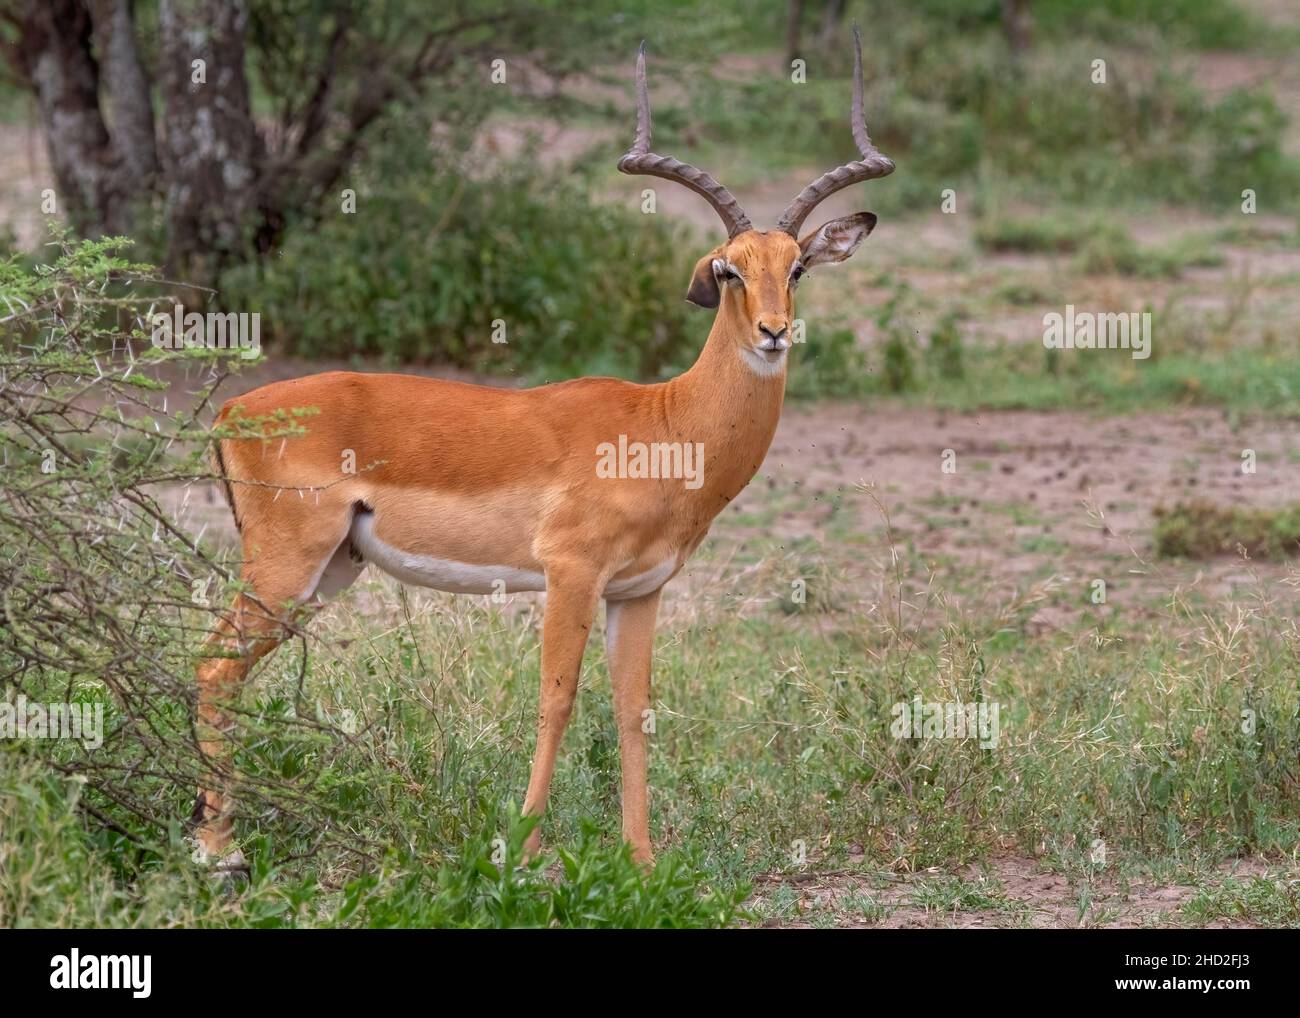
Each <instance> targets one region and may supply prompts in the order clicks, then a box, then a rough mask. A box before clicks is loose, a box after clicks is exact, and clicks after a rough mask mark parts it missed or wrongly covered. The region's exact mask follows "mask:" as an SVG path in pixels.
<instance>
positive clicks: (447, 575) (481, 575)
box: [194, 28, 894, 868]
mask: <svg viewBox="0 0 1300 1018" xmlns="http://www.w3.org/2000/svg"><path fill="white" fill-rule="evenodd" d="M854 43H855V60H854V80H853V106H852V121H851V123H852V133H853V139H854V141H855V142H856V144H857V147H858V150H859V151H860V152H861V155H862V158H861V159H860V160H857V161H854V162H850V163H848V164H846V165H844V166H840V167H838V168H836V169H834V170H831V171H830V172H828V173H825V174H823V175H822V176H821V177H819V178H817V179H816V180H815V181H813V182H812V183H811V184H809V185H808V186H807V187H806V188H804V190H803V191H802V192H800V193H799V195H798V196H797V197H796V198H795V199H794V201H793V202H791V203H790V205H789V207H788V208H787V209H786V210H785V212H784V213H783V214H782V216H781V218H780V220H779V221H778V222H777V225H776V227H775V228H774V229H772V230H766V231H760V230H756V229H754V228H753V226H752V225H751V224H750V221H749V219H748V218H747V217H746V216H745V213H744V212H743V211H742V210H741V208H740V206H739V205H738V204H737V202H736V199H735V198H733V197H732V195H731V193H730V192H729V191H728V190H727V189H726V188H725V187H723V186H722V185H721V184H719V183H718V182H717V181H716V180H714V179H713V177H711V176H710V175H709V174H707V173H705V172H703V171H701V170H699V169H696V168H695V167H694V166H690V165H688V164H686V163H683V162H681V161H679V160H677V159H674V158H672V157H671V156H663V155H656V154H655V153H654V152H651V151H650V98H649V93H648V91H647V87H646V75H645V46H644V44H642V47H641V51H640V53H639V55H638V57H637V67H636V97H637V117H636V137H635V141H634V142H633V145H632V148H631V149H630V150H629V151H628V152H627V154H626V155H624V156H623V158H622V159H621V160H619V163H618V168H619V169H620V170H621V171H622V172H624V173H629V174H648V175H650V176H655V177H662V178H664V179H666V180H672V181H676V182H677V183H679V184H682V185H684V186H685V187H688V188H690V189H691V190H692V191H695V192H696V193H697V194H699V195H701V196H703V197H704V199H705V200H706V201H708V202H709V204H710V205H712V206H713V208H714V209H715V210H716V212H717V213H718V215H719V217H720V218H721V219H722V222H723V224H724V225H725V226H726V229H727V240H726V241H725V242H724V243H722V244H720V245H719V246H717V247H716V248H714V249H713V250H712V251H710V252H709V253H708V254H706V255H705V256H704V257H703V258H701V259H700V260H699V262H698V263H697V264H696V266H695V270H694V273H693V275H692V277H691V282H690V287H689V289H688V291H687V294H686V298H687V300H689V301H691V302H693V303H695V304H697V305H699V306H701V307H706V308H716V309H717V314H716V316H715V318H714V321H713V328H712V329H711V330H710V331H709V336H708V339H707V341H706V342H705V344H704V349H703V350H702V351H701V353H700V355H699V358H698V359H697V360H696V362H695V364H694V365H693V366H692V367H691V368H690V370H688V371H686V372H685V373H684V374H682V375H680V376H679V377H677V378H674V379H672V380H671V381H669V382H664V383H661V384H655V385H636V384H633V383H631V382H625V381H621V380H619V379H615V378H579V379H575V380H573V381H569V382H560V383H556V384H553V385H544V386H541V387H538V388H534V389H523V390H507V389H495V388H489V387H485V386H477V385H467V384H463V383H460V382H452V381H442V380H437V379H431V378H421V377H415V376H409V375H395V374H360V373H353V372H327V373H324V374H318V375H310V376H307V377H305V378H298V379H294V380H292V381H285V382H276V383H274V384H271V385H267V386H264V387H262V388H260V389H255V390H254V391H252V392H249V393H247V394H246V395H244V396H241V397H238V398H237V399H234V400H231V401H229V402H227V403H226V405H225V406H224V407H223V408H222V410H221V413H220V414H219V415H218V418H217V420H218V423H221V422H223V421H229V420H230V418H231V417H232V415H235V414H243V415H248V416H252V417H260V416H263V415H269V414H272V413H274V412H275V411H277V410H284V409H287V408H294V407H314V408H316V409H317V411H318V413H317V414H316V415H315V416H313V417H311V418H310V419H309V420H308V421H307V431H306V434H303V435H300V436H297V437H294V438H292V439H289V440H287V441H285V440H277V441H274V442H271V441H268V440H266V439H265V438H261V437H253V438H230V437H226V438H222V439H220V440H218V441H216V442H215V454H214V460H215V463H214V469H215V471H216V473H218V474H219V475H220V476H221V478H222V479H223V481H224V483H225V490H226V495H227V499H228V501H229V502H230V506H231V511H232V513H233V514H234V517H235V523H236V526H237V527H238V528H239V531H240V535H241V540H242V552H243V567H242V573H241V576H242V578H243V580H244V587H245V590H244V591H243V592H241V593H240V594H239V595H238V596H237V597H236V598H235V600H234V603H233V604H232V605H231V606H230V608H229V609H228V610H227V612H226V613H224V614H223V616H222V617H221V620H220V622H219V623H218V625H217V627H216V629H215V631H214V633H213V634H212V636H211V637H210V638H209V639H210V642H211V644H212V646H211V647H210V649H209V652H208V655H207V656H205V657H204V658H202V659H201V661H200V663H199V665H198V687H199V721H200V741H201V749H202V751H203V754H204V756H205V758H206V760H207V761H208V763H207V765H206V768H207V769H208V773H207V777H205V779H204V784H203V787H200V789H199V795H198V801H197V802H196V804H195V817H194V821H195V824H196V830H195V833H196V837H197V840H198V842H199V849H200V853H201V855H202V856H204V857H206V858H208V859H213V860H217V861H218V862H219V863H220V865H221V866H222V867H226V868H233V867H238V866H242V865H243V859H242V855H241V854H240V853H239V850H238V849H237V847H235V845H234V842H233V837H234V825H233V813H234V806H235V804H234V801H233V798H232V794H231V790H230V784H231V782H230V771H229V767H228V757H229V735H230V731H231V728H232V723H231V720H230V717H229V714H228V709H229V706H230V705H231V703H232V702H233V700H234V698H235V697H237V696H238V693H239V690H240V687H241V685H242V683H243V680H244V678H245V677H246V676H247V674H248V672H249V670H250V669H251V668H252V666H253V663H254V662H255V661H257V660H258V659H259V658H261V657H262V656H264V655H265V654H267V653H268V652H269V651H271V650H272V649H274V648H275V647H276V646H277V645H278V644H279V643H281V642H282V641H283V640H284V639H285V638H286V635H287V633H286V628H285V627H286V624H288V623H289V622H290V621H291V620H292V619H294V618H298V617H301V613H302V612H304V611H308V610H310V608H311V607H312V606H314V605H317V604H319V603H320V602H321V601H323V600H324V599H325V598H328V597H330V596H331V595H333V594H336V593H337V592H339V591H340V590H342V589H343V588H345V587H346V586H348V584H350V583H351V582H352V581H353V580H355V579H356V578H357V576H358V574H359V573H360V572H361V570H362V569H363V568H364V566H365V564H366V563H373V564H374V565H376V566H378V567H379V568H380V569H381V570H383V571H384V572H386V573H388V574H390V575H392V576H394V577H396V578H397V579H398V580H400V581H402V582H404V583H413V584H419V585H421V586H426V587H432V588H435V589H438V590H444V591H451V592H454V593H471V594H484V593H491V592H494V591H500V590H503V589H504V590H506V591H545V592H546V601H545V610H544V614H543V622H542V653H541V694H540V703H539V710H538V720H537V745H536V750H535V754H534V757H533V762H532V774H531V777H530V779H529V782H528V790H527V793H526V795H525V798H524V811H525V813H527V814H530V815H534V816H540V815H541V814H543V813H544V811H545V809H546V800H547V794H548V791H549V789H550V785H551V775H552V772H553V771H554V769H555V757H556V752H557V750H558V749H559V746H560V740H561V737H562V736H563V734H564V729H565V725H566V723H567V722H568V720H569V715H570V712H571V711H572V709H573V703H574V699H575V696H576V693H577V688H578V674H579V670H580V667H581V664H582V657H583V651H584V648H585V647H586V644H587V638H588V636H589V635H590V632H591V628H592V624H593V622H594V620H595V617H596V612H597V608H598V605H599V602H600V600H601V599H602V598H603V599H604V601H605V606H606V614H605V641H606V649H607V657H608V661H609V672H610V680H611V684H612V687H613V698H614V710H615V714H616V719H617V726H618V734H619V740H620V747H619V751H620V762H621V765H622V813H623V836H624V837H625V838H626V840H627V841H628V842H629V843H630V845H631V848H632V852H633V855H634V856H635V858H636V859H638V860H640V861H642V862H645V863H648V862H649V861H650V860H651V859H652V849H651V840H650V828H649V820H648V815H647V806H648V803H647V789H646V736H645V733H644V732H643V731H642V724H643V714H644V712H645V711H647V710H648V708H649V706H650V659H651V651H652V649H653V643H654V630H655V617H656V614H657V611H658V607H659V595H660V591H661V589H662V588H663V586H664V584H665V583H667V582H668V581H669V580H670V579H672V578H673V577H674V576H675V575H676V574H677V572H678V571H679V570H680V569H681V568H682V565H683V564H684V563H685V562H686V559H687V558H688V557H689V556H690V555H691V553H692V552H693V551H694V550H695V549H696V548H697V547H698V546H699V544H700V542H701V541H702V540H704V536H705V534H706V533H708V529H709V525H710V523H711V522H712V520H713V518H714V517H715V516H717V515H718V513H719V512H721V511H722V510H723V509H724V508H726V506H727V505H728V504H729V503H730V502H731V500H732V499H734V498H735V497H736V496H737V495H739V494H740V492H741V490H742V489H743V488H744V487H745V485H746V484H748V483H749V480H750V478H752V477H753V476H754V474H755V472H756V471H757V470H758V468H759V465H760V464H761V463H762V462H763V458H764V456H765V454H766V453H767V449H768V446H769V445H770V443H771V441H772V435H773V433H774V432H775V430H776V425H777V419H778V417H779V416H780V413H781V403H782V399H783V397H784V393H785V376H786V360H787V354H788V351H789V349H790V343H791V328H792V323H793V316H794V291H795V286H796V284H797V283H798V282H799V280H800V278H801V277H802V276H803V275H804V273H806V272H807V271H808V270H810V269H813V268H815V267H816V266H818V265H823V264H828V263H833V262H841V261H843V260H844V259H846V258H848V257H849V256H850V255H851V254H853V252H854V251H855V250H857V248H858V245H859V244H861V243H862V241H863V239H864V238H865V237H866V236H867V235H868V234H869V233H870V232H871V230H872V228H873V227H874V226H875V223H876V217H875V216H874V215H873V214H872V213H870V212H859V213H857V214H855V215H851V216H846V217H844V218H842V219H835V220H831V221H830V222H827V223H826V224H824V225H823V226H821V227H820V228H819V229H816V230H813V231H811V232H810V233H808V234H807V235H805V236H804V237H802V238H801V239H800V238H799V231H800V227H801V226H802V225H803V222H804V220H805V219H806V218H807V216H808V214H809V213H810V212H812V210H813V208H814V207H816V206H817V205H818V204H819V203H820V202H821V201H822V200H823V199H825V198H826V197H827V196H828V195H830V194H832V193H834V192H835V191H838V190H840V189H842V188H845V187H848V186H849V185H851V184H856V183H859V182H861V181H866V180H870V179H873V178H876V177H882V176H885V175H886V174H888V173H890V172H892V171H893V169H894V164H893V163H892V162H891V161H890V160H889V159H888V158H886V157H885V156H884V155H882V154H881V153H880V152H879V151H878V150H877V149H876V147H875V146H874V145H873V144H872V142H871V139H870V138H869V137H868V135H867V128H866V123H865V120H864V116H863V98H862V44H861V39H860V37H859V36H858V33H857V29H856V28H855V29H854ZM348 455H351V456H352V457H353V460H354V462H355V463H358V464H373V467H372V468H370V469H361V470H357V471H355V472H353V473H345V472H344V471H343V468H342V464H343V463H344V462H345V458H346V457H347V456H348ZM674 457H676V459H675V458H674ZM602 464H603V467H602ZM304 491H305V492H309V494H308V495H307V496H306V497H303V493H304ZM214 650H215V651H216V653H213V651H214ZM539 844H540V842H539V831H538V830H536V829H535V830H534V831H533V833H532V835H531V836H530V839H529V842H528V843H527V845H526V848H527V850H528V851H529V853H530V854H531V853H535V852H536V851H537V850H538V847H539Z"/></svg>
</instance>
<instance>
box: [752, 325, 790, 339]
mask: <svg viewBox="0 0 1300 1018" xmlns="http://www.w3.org/2000/svg"><path fill="white" fill-rule="evenodd" d="M758 331H759V332H761V333H762V334H763V335H764V336H768V337H770V338H771V339H780V338H781V337H782V336H784V335H785V326H784V325H782V326H781V328H779V329H777V330H776V332H773V331H772V330H771V329H769V328H768V327H767V325H766V323H764V322H759V323H758Z"/></svg>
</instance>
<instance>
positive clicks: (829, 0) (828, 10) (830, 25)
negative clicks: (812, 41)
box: [817, 0, 848, 56]
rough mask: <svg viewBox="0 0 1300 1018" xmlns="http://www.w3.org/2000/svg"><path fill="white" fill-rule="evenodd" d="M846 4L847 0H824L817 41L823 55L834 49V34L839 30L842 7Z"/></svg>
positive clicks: (842, 19) (842, 17)
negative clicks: (824, 4)
mask: <svg viewBox="0 0 1300 1018" xmlns="http://www.w3.org/2000/svg"><path fill="white" fill-rule="evenodd" d="M846 6H848V0H826V6H825V7H824V8H822V27H821V33H820V38H818V40H817V43H818V48H819V49H820V50H821V51H822V55H823V56H825V55H826V54H827V53H831V52H833V51H834V49H835V34H836V33H837V32H838V31H839V30H840V25H841V24H842V23H843V21H844V8H845V7H846Z"/></svg>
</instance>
